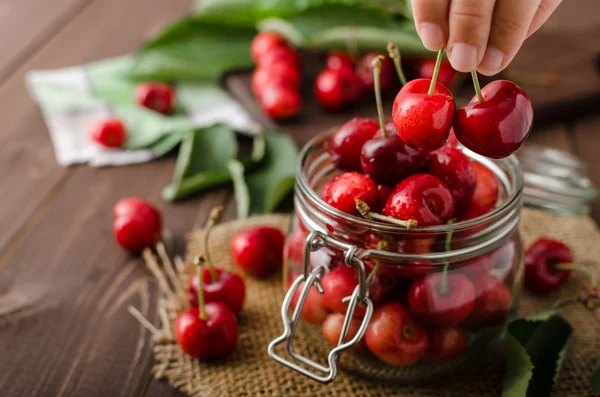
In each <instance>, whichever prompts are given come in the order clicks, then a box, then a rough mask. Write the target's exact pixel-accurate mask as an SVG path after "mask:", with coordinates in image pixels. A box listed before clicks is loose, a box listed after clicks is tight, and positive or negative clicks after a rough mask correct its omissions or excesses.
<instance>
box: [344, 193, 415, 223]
mask: <svg viewBox="0 0 600 397" xmlns="http://www.w3.org/2000/svg"><path fill="white" fill-rule="evenodd" d="M354 202H355V203H356V209H357V211H358V212H359V213H360V215H361V216H362V217H363V218H365V219H368V220H371V221H372V220H379V221H383V222H389V223H393V224H395V225H399V226H402V227H405V228H406V230H411V229H413V228H415V227H417V225H418V222H417V221H416V220H414V219H408V220H406V221H403V220H400V219H396V218H392V217H389V216H385V215H381V214H378V213H376V212H372V211H371V207H369V205H368V204H367V203H365V202H364V201H362V200H359V199H356V200H354Z"/></svg>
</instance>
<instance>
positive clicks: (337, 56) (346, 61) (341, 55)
mask: <svg viewBox="0 0 600 397" xmlns="http://www.w3.org/2000/svg"><path fill="white" fill-rule="evenodd" d="M325 68H326V69H330V70H340V69H346V70H347V71H351V72H353V71H354V60H353V59H352V57H351V56H350V54H348V53H345V52H333V53H331V54H329V55H328V56H327V60H326V61H325Z"/></svg>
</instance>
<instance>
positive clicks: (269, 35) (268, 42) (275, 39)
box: [250, 32, 289, 64]
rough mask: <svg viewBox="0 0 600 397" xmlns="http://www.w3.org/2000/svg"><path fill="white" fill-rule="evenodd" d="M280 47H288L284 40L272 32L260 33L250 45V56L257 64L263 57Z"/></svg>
mask: <svg viewBox="0 0 600 397" xmlns="http://www.w3.org/2000/svg"><path fill="white" fill-rule="evenodd" d="M282 47H289V44H288V42H287V40H286V39H285V38H283V37H281V36H280V35H279V34H277V33H274V32H260V33H259V34H257V35H256V36H254V39H252V43H250V56H251V57H252V60H253V61H254V63H256V64H258V63H260V59H261V58H262V56H263V55H265V54H267V53H270V52H272V51H274V50H276V49H277V48H282Z"/></svg>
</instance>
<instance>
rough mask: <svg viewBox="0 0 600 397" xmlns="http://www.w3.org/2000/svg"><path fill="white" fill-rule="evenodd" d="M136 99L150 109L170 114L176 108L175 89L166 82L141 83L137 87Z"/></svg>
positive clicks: (139, 103)
mask: <svg viewBox="0 0 600 397" xmlns="http://www.w3.org/2000/svg"><path fill="white" fill-rule="evenodd" d="M135 101H136V103H137V104H138V105H140V106H143V107H146V108H148V109H152V110H155V111H157V112H159V113H163V114H170V113H171V112H173V109H174V108H175V90H174V89H173V87H171V86H170V85H168V84H164V83H156V82H146V83H140V84H138V85H137V87H135Z"/></svg>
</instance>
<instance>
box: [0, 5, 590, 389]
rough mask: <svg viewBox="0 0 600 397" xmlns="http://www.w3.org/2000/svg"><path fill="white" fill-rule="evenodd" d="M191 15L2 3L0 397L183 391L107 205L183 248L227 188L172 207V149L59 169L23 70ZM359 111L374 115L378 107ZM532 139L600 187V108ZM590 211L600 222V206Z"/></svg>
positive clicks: (239, 84)
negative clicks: (156, 219)
mask: <svg viewBox="0 0 600 397" xmlns="http://www.w3.org/2000/svg"><path fill="white" fill-rule="evenodd" d="M574 3H577V5H576V6H575V8H579V9H583V10H584V11H583V14H582V15H584V16H585V15H587V16H589V15H595V16H596V20H595V21H594V20H592V22H591V23H595V24H596V26H597V25H598V24H599V23H600V21H599V20H598V18H597V15H598V12H599V11H600V6H599V4H598V3H597V0H586V3H587V4H588V7H587V8H586V7H585V6H582V4H581V2H574ZM571 8H573V7H571ZM188 9H189V3H188V0H169V1H141V0H140V1H123V0H52V1H47V0H0V37H3V39H2V40H0V53H1V54H2V56H1V57H0V104H1V106H0V121H1V122H2V127H1V128H0V197H1V199H2V205H0V225H2V227H1V228H0V395H2V396H4V397H16V396H18V397H22V396H70V395H77V396H111V397H117V396H128V397H129V396H170V395H173V396H174V395H179V394H178V393H177V392H175V391H173V390H172V389H171V388H170V387H169V386H167V385H166V384H164V383H161V382H154V381H152V377H151V374H150V367H151V363H152V356H151V349H150V348H149V344H150V340H149V335H148V333H147V332H145V331H144V330H143V329H142V327H141V326H140V325H139V324H138V323H137V322H136V321H135V320H134V319H133V318H132V317H131V316H130V315H129V314H128V313H127V311H126V307H127V306H128V305H135V306H136V307H139V308H140V309H141V310H142V311H143V312H144V313H146V314H148V315H149V316H150V318H153V313H154V304H155V300H156V299H155V298H156V292H157V288H156V285H155V283H153V282H152V280H151V276H150V275H149V274H148V272H147V271H146V270H145V268H144V267H143V266H141V265H140V263H139V261H136V260H133V261H132V258H131V257H130V256H128V255H127V254H126V253H125V252H123V251H122V250H120V249H119V248H118V247H117V246H116V244H115V243H114V241H113V239H112V232H111V209H112V206H113V205H114V203H115V202H116V201H117V200H118V199H120V198H122V197H124V196H132V195H135V196H141V197H144V198H146V199H148V200H150V201H152V202H154V203H157V204H158V205H159V206H160V208H161V210H162V211H163V214H164V217H165V220H166V226H167V227H168V228H169V229H170V230H171V231H173V232H174V233H175V235H176V236H178V239H177V241H178V249H179V250H180V251H181V250H183V238H182V237H183V236H184V235H185V233H186V232H188V231H190V230H191V229H192V228H194V227H200V226H202V225H203V224H204V222H205V220H206V216H207V213H208V210H209V209H210V208H211V207H213V206H214V205H216V204H219V203H224V204H225V206H226V210H225V216H226V218H227V219H231V218H234V216H235V209H234V205H233V204H234V202H233V197H232V193H231V190H230V189H228V188H223V189H216V190H213V191H211V192H208V193H204V194H202V195H201V196H199V197H195V198H193V199H190V200H188V201H185V202H183V203H179V204H176V205H171V204H167V203H166V202H164V201H162V200H161V199H160V190H161V188H162V187H163V186H165V185H166V184H167V183H168V181H169V179H170V177H171V173H172V168H173V164H174V158H173V157H169V158H165V159H162V160H159V161H155V162H152V163H148V164H143V165H138V166H130V167H121V168H108V169H92V168H89V167H87V166H80V167H72V168H61V167H59V166H58V165H57V163H56V161H55V158H54V153H53V150H52V146H51V144H50V139H49V136H48V133H47V130H46V127H45V125H44V122H43V120H42V116H41V114H40V111H39V110H38V107H37V106H36V105H35V104H34V102H33V101H32V100H31V98H30V97H29V96H28V95H27V93H26V92H25V89H24V85H23V78H24V74H25V73H26V71H28V70H30V69H40V68H55V67H61V66H68V65H73V64H80V63H84V62H89V61H93V60H97V59H101V58H104V57H109V56H114V55H120V54H124V53H128V52H131V51H133V50H135V49H136V47H137V46H138V45H139V44H140V42H141V41H142V40H144V39H145V38H148V37H149V36H151V35H152V34H153V33H155V32H156V31H157V29H158V28H159V27H161V26H163V25H165V24H166V23H167V22H169V21H170V20H172V19H174V18H176V17H179V16H181V15H184V14H186V12H187V10H188ZM590 9H593V10H590ZM586 10H587V11H586ZM561 15H563V16H564V15H565V14H564V12H563V14H561ZM569 20H570V19H569ZM587 21H588V23H590V22H589V21H590V18H589V17H588V19H587ZM562 22H564V21H563V20H562V19H561V18H555V19H553V21H552V23H551V24H549V26H552V27H553V28H555V29H556V26H557V25H558V26H560V24H561V23H562ZM577 23H582V22H581V20H578V21H577ZM596 39H597V38H596ZM556 51H560V48H556ZM246 82H247V78H231V79H229V80H228V83H229V86H230V87H231V88H232V89H233V91H235V92H236V95H238V96H244V95H247V90H246V88H245V84H246ZM310 90H311V89H310V87H308V88H307V97H310ZM247 100H248V99H247ZM319 112H320V111H319V110H318V109H317V108H316V107H314V106H308V107H307V108H306V109H305V117H304V119H303V120H302V123H296V124H289V125H285V126H284V128H285V129H287V130H288V131H290V132H291V133H292V134H293V135H294V136H295V137H296V138H297V139H298V142H299V143H300V144H302V143H304V142H305V141H306V140H307V139H308V138H310V137H311V136H312V135H313V134H314V133H316V132H318V131H319V130H323V129H324V128H326V127H328V126H333V125H335V124H339V123H340V122H341V121H343V120H344V119H345V118H347V117H348V115H347V114H346V115H329V116H322V117H320V118H319V120H318V122H317V121H314V118H313V117H312V116H314V115H315V114H320V113H319ZM359 113H363V114H369V115H372V114H373V108H372V107H370V108H364V109H361V110H359ZM261 120H263V121H264V118H261ZM530 142H536V143H543V144H548V145H550V146H553V147H556V148H560V149H562V150H566V151H568V152H572V153H575V154H576V155H578V156H580V157H581V158H583V159H584V160H586V161H587V162H588V163H589V166H590V170H589V171H590V176H591V178H592V179H593V180H594V181H595V183H596V184H600V156H598V150H599V147H600V114H598V113H597V114H596V115H595V116H592V117H590V118H587V119H585V120H572V121H566V122H563V123H561V124H556V125H553V126H550V127H545V128H543V129H538V130H535V132H534V133H533V135H532V137H531V138H530ZM593 215H594V218H595V219H596V221H600V202H599V203H597V204H596V206H595V207H594V213H593Z"/></svg>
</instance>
